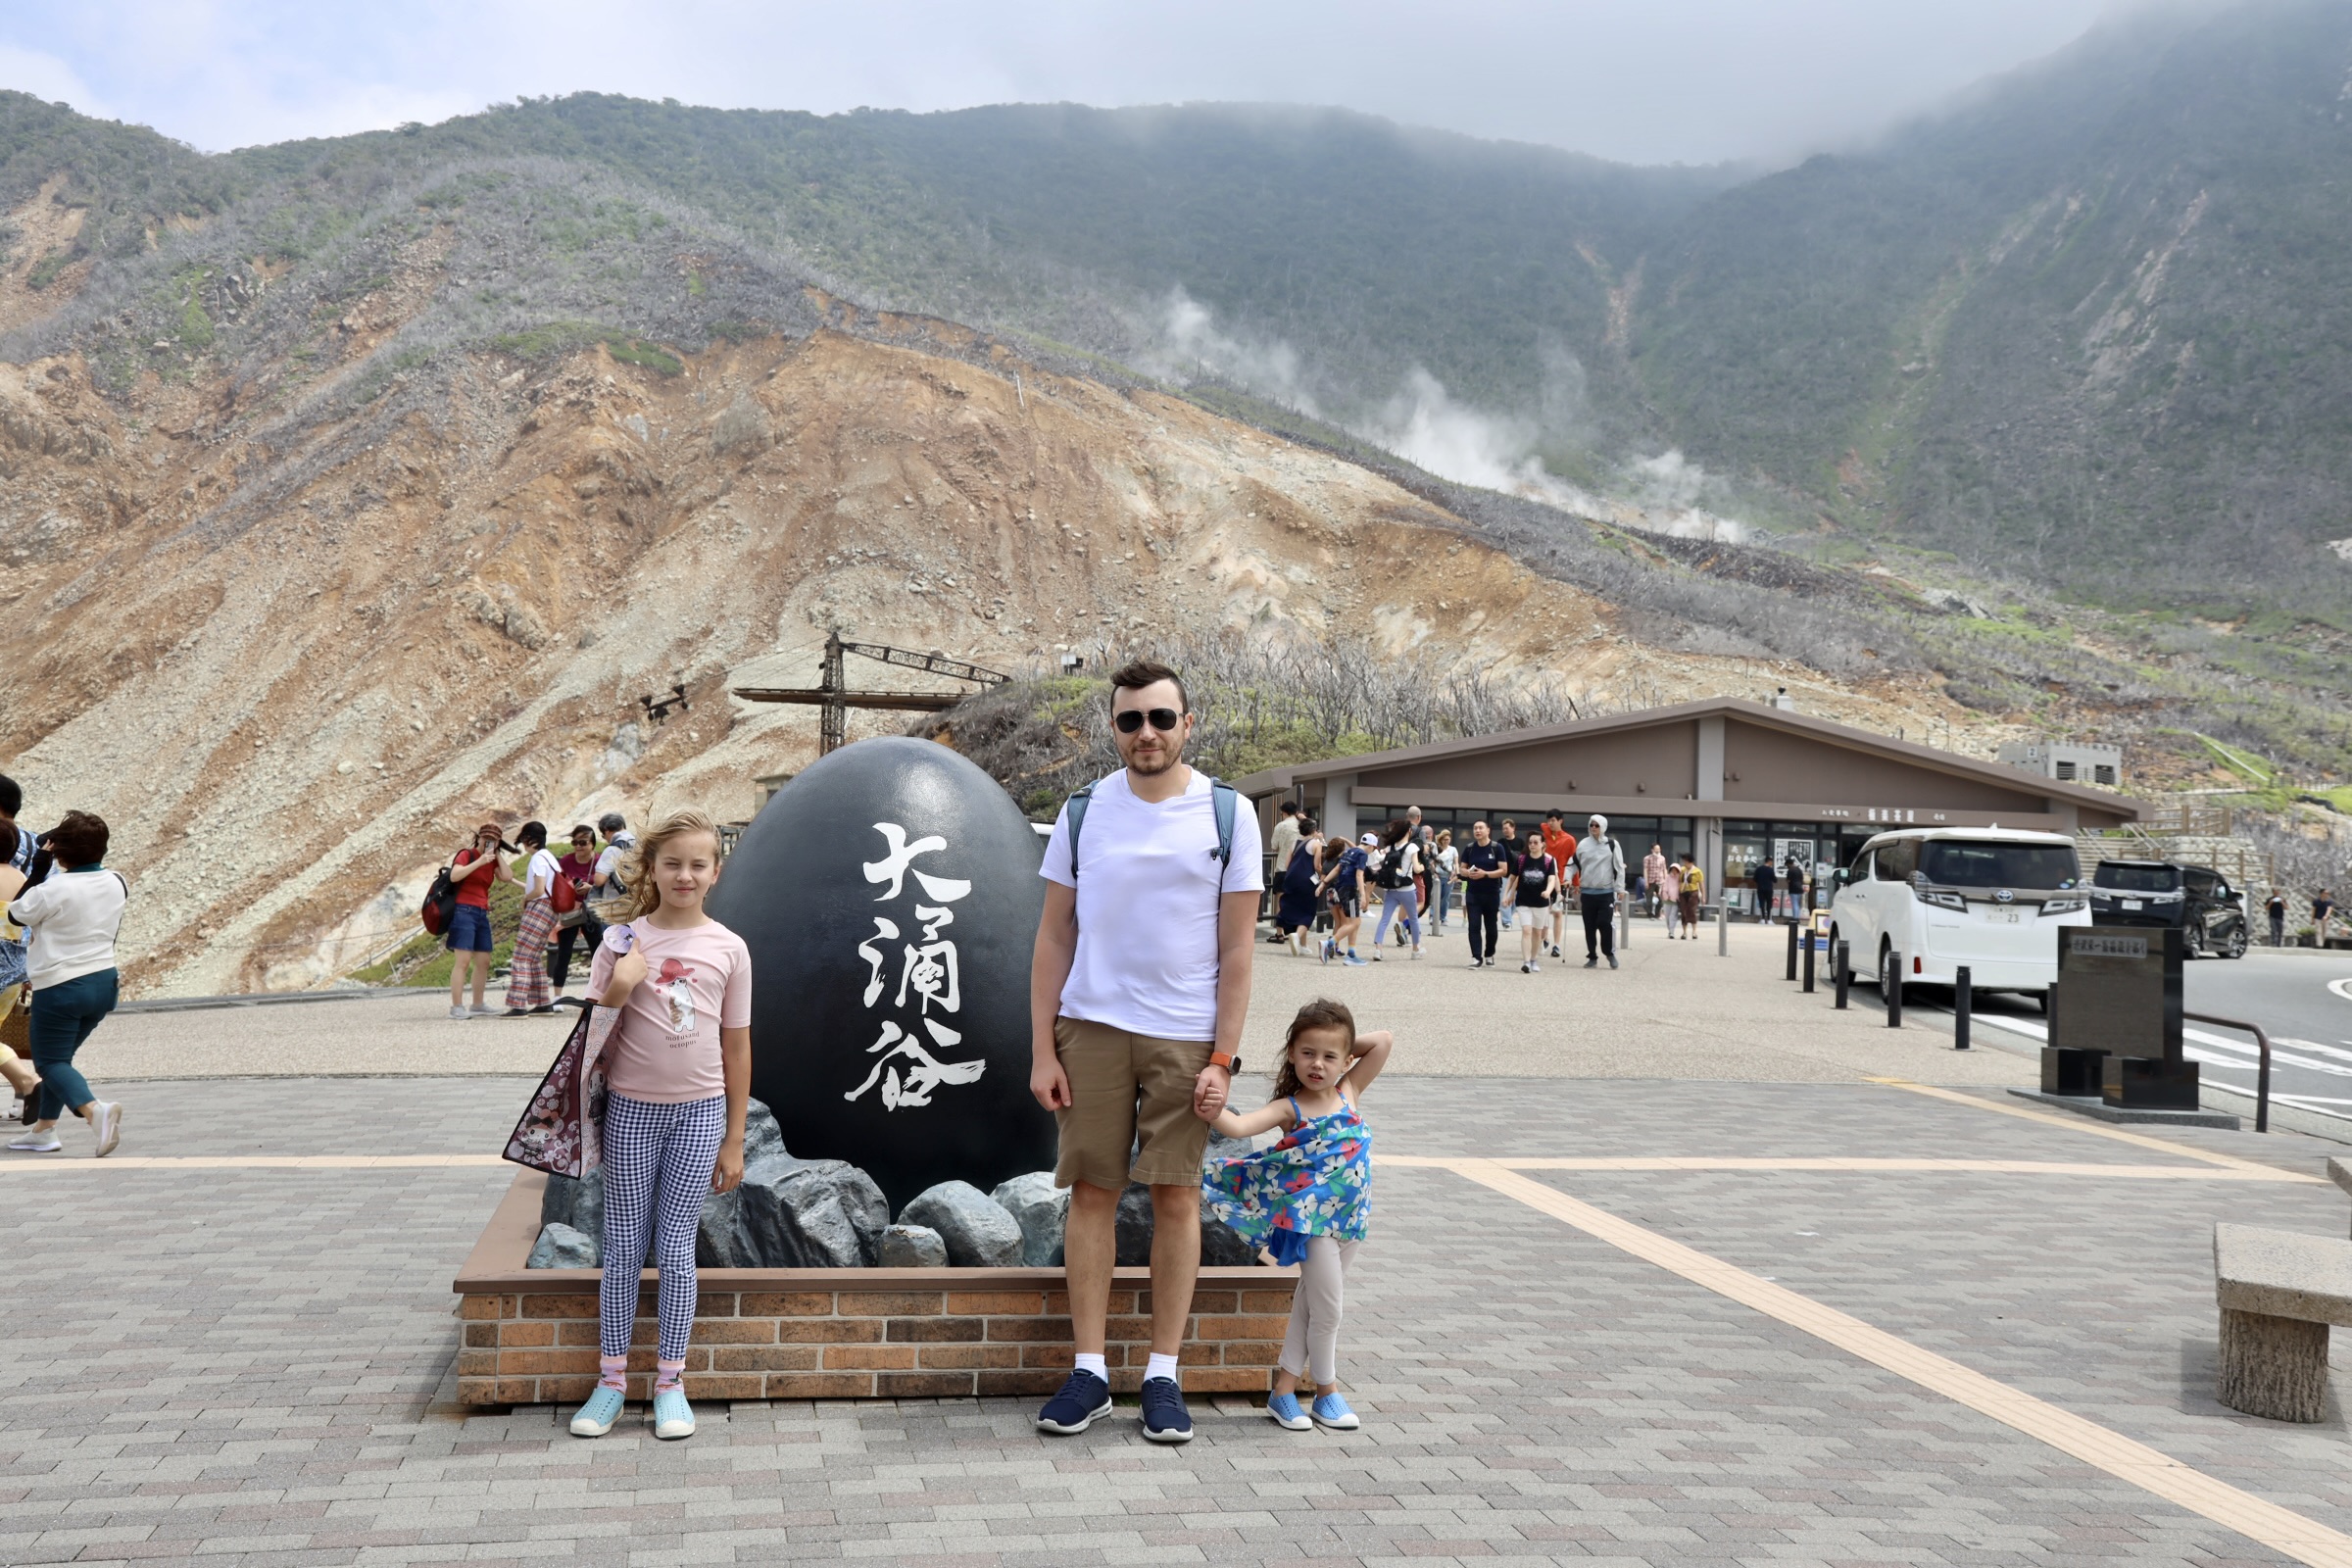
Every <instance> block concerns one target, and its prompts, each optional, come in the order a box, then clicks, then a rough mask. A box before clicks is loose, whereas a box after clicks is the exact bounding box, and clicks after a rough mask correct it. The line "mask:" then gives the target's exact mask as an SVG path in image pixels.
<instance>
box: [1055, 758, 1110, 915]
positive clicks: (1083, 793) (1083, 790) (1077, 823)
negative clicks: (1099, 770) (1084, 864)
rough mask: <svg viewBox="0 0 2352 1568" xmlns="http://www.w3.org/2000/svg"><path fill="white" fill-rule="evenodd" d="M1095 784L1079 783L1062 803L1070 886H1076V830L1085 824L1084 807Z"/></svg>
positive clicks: (1093, 796) (1091, 795)
mask: <svg viewBox="0 0 2352 1568" xmlns="http://www.w3.org/2000/svg"><path fill="white" fill-rule="evenodd" d="M1102 782H1103V781H1102V780H1101V779H1097V780H1095V784H1100V783H1102ZM1095 784H1081V785H1079V786H1078V787H1077V788H1076V789H1074V790H1072V791H1070V798H1069V799H1068V800H1067V801H1065V802H1063V803H1062V808H1061V814H1062V817H1063V819H1064V820H1065V821H1067V822H1068V823H1069V824H1070V832H1069V839H1070V886H1071V887H1072V888H1076V887H1077V886H1078V830H1079V829H1080V828H1082V827H1084V826H1086V807H1087V803H1088V802H1089V801H1092V800H1093V799H1094V798H1095Z"/></svg>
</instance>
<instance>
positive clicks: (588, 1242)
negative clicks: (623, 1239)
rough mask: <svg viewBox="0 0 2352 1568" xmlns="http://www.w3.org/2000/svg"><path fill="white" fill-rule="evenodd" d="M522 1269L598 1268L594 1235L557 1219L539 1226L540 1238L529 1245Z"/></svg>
mask: <svg viewBox="0 0 2352 1568" xmlns="http://www.w3.org/2000/svg"><path fill="white" fill-rule="evenodd" d="M522 1266H523V1267H524V1268H595V1267H597V1241H596V1238H595V1237H593V1236H590V1235H587V1234H586V1233H585V1232H582V1231H576V1230H574V1229H572V1228H571V1227H570V1226H569V1225H565V1224H564V1223H562V1222H561V1221H558V1222H557V1223H555V1224H552V1225H543V1226H541V1227H540V1229H539V1240H538V1241H537V1242H536V1243H534V1244H533V1245H532V1247H531V1256H530V1260H529V1261H528V1262H526V1263H524V1264H523V1265H522Z"/></svg>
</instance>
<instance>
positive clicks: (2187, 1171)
mask: <svg viewBox="0 0 2352 1568" xmlns="http://www.w3.org/2000/svg"><path fill="white" fill-rule="evenodd" d="M1463 1157H1468V1156H1463ZM1373 1158H1374V1160H1375V1162H1376V1163H1379V1164H1383V1165H1404V1166H1416V1167H1420V1168H1424V1169H1434V1170H1451V1169H1452V1168H1453V1167H1454V1166H1455V1165H1457V1164H1459V1163H1460V1158H1457V1157H1449V1156H1446V1155H1429V1154H1376V1155H1374V1156H1373ZM1487 1162H1488V1163H1489V1164H1494V1165H1500V1166H1502V1167H1503V1168H1504V1169H1505V1170H1590V1171H1708V1170H1753V1171H1829V1172H1840V1171H1843V1172H1852V1173H1855V1174H1862V1175H1867V1174H1900V1173H1902V1172H1906V1171H1928V1172H1950V1173H1956V1174H1969V1173H1972V1172H1975V1173H1983V1174H1987V1175H2008V1176H2116V1177H2122V1178H2124V1179H2126V1180H2147V1179H2155V1180H2160V1181H2207V1182H2290V1183H2301V1184H2304V1185H2311V1186H2322V1187H2324V1186H2326V1185H2327V1183H2326V1181H2325V1180H2324V1179H2323V1178H2321V1177H2318V1176H2307V1175H2305V1174H2303V1173H2302V1172H2300V1171H2291V1170H2278V1169H2275V1168H2273V1167H2271V1166H2268V1165H2249V1166H2247V1167H2246V1168H2244V1169H2217V1168H2215V1167H2214V1166H2211V1165H2113V1164H2096V1163H2093V1162H2091V1161H2088V1160H2058V1159H1864V1158H1857V1157H1838V1156H1824V1157H1820V1158H1809V1159H1807V1158H1790V1159H1775V1158H1769V1157H1747V1156H1743V1155H1730V1154H1724V1155H1717V1154H1693V1155H1681V1154H1629V1155H1593V1156H1590V1157H1582V1156H1580V1157H1569V1158H1534V1157H1530V1158H1518V1157H1514V1156H1510V1155H1497V1156H1495V1157H1492V1158H1490V1159H1488V1161H1487Z"/></svg>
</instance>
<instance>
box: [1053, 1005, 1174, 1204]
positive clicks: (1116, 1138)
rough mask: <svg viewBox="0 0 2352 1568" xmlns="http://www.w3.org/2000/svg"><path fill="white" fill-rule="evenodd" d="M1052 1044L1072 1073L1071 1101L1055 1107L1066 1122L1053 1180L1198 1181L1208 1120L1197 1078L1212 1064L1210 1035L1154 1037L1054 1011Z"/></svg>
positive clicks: (1114, 1187)
mask: <svg viewBox="0 0 2352 1568" xmlns="http://www.w3.org/2000/svg"><path fill="white" fill-rule="evenodd" d="M1211 1049H1212V1043H1211V1042H1209V1041H1206V1040H1155V1039H1153V1038H1152V1036H1150V1035H1138V1034H1129V1033H1128V1032H1127V1031H1126V1030H1124V1029H1113V1028H1112V1027H1111V1026H1110V1025H1108V1024H1104V1023H1088V1022H1086V1021H1085V1020H1083V1019H1080V1018H1056V1019H1054V1050H1055V1053H1056V1054H1058V1055H1059V1056H1060V1057H1061V1070H1062V1072H1063V1073H1064V1074H1066V1075H1067V1076H1068V1078H1069V1080H1070V1104H1069V1108H1068V1109H1066V1110H1056V1111H1055V1112H1054V1120H1055V1122H1057V1123H1058V1124H1059V1125H1060V1128H1061V1157H1060V1159H1059V1160H1058V1161H1056V1162H1055V1164H1054V1185H1055V1186H1057V1187H1074V1186H1076V1185H1077V1184H1078V1183H1080V1182H1085V1183H1086V1184H1087V1185H1088V1186H1090V1187H1101V1188H1105V1189H1107V1190H1108V1191H1110V1192H1114V1193H1115V1192H1120V1191H1122V1190H1124V1189H1125V1187H1126V1185H1127V1184H1128V1183H1129V1182H1142V1183H1143V1184H1144V1185H1146V1186H1147V1187H1197V1186H1199V1185H1200V1183H1201V1154H1202V1153H1204V1152H1206V1151H1207V1149H1208V1123H1206V1122H1204V1121H1202V1120H1201V1118H1200V1117H1198V1116H1196V1115H1194V1114H1193V1084H1194V1082H1195V1080H1197V1079H1198V1078H1199V1077H1200V1076H1201V1069H1202V1068H1203V1067H1206V1066H1207V1065H1208V1054H1209V1052H1210V1050H1211ZM1139 1134H1140V1135H1141V1137H1142V1139H1143V1147H1142V1149H1141V1150H1138V1149H1137V1148H1136V1139H1137V1137H1138V1135H1139ZM1131 1152H1132V1154H1133V1160H1132V1162H1130V1158H1129V1156H1130V1153H1131Z"/></svg>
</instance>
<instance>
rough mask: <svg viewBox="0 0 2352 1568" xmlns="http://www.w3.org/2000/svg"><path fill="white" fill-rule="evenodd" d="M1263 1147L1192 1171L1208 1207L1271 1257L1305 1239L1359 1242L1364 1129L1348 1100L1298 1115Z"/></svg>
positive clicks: (1368, 1210) (1297, 1256)
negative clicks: (1281, 1135)
mask: <svg viewBox="0 0 2352 1568" xmlns="http://www.w3.org/2000/svg"><path fill="white" fill-rule="evenodd" d="M1291 1115H1292V1117H1293V1119H1294V1120H1295V1121H1296V1123H1297V1124H1296V1125H1295V1126H1294V1127H1292V1129H1291V1131H1290V1132H1289V1134H1288V1135H1287V1136H1285V1137H1284V1138H1283V1140H1282V1142H1280V1143H1278V1144H1276V1145H1274V1146H1273V1147H1272V1148H1270V1149H1261V1150H1258V1151H1257V1152H1254V1153H1249V1154H1244V1155H1242V1156H1240V1157H1239V1158H1236V1159H1226V1160H1219V1161H1218V1162H1217V1163H1216V1164H1214V1165H1212V1166H1210V1167H1209V1168H1208V1169H1206V1170H1204V1171H1202V1172H1201V1196H1202V1198H1203V1199H1204V1200H1205V1201H1206V1203H1207V1207H1208V1211H1209V1212H1210V1213H1211V1214H1213V1215H1215V1216H1216V1217H1217V1218H1218V1219H1221V1220H1223V1221H1224V1222H1225V1223H1226V1224H1228V1225H1230V1226H1232V1227H1233V1228H1234V1229H1235V1230H1236V1231H1237V1232H1239V1233H1240V1234H1241V1236H1242V1239H1243V1240H1245V1241H1247V1242H1250V1243H1253V1244H1255V1245H1257V1246H1260V1247H1263V1248H1264V1249H1265V1250H1267V1251H1269V1252H1271V1253H1273V1254H1274V1261H1276V1262H1277V1263H1297V1262H1299V1261H1300V1260H1302V1259H1303V1258H1304V1257H1305V1256H1306V1239H1307V1238H1308V1237H1310V1236H1328V1237H1330V1238H1332V1239H1333V1240H1334V1241H1341V1242H1360V1241H1362V1240H1363V1239H1364V1232H1365V1227H1366V1225H1367V1223H1368V1222H1369V1220H1370V1219H1371V1217H1372V1129H1371V1128H1370V1127H1368V1126H1366V1125H1365V1124H1364V1118H1363V1117H1361V1116H1359V1115H1358V1114H1356V1109H1355V1107H1354V1106H1353V1105H1351V1104H1348V1103H1346V1102H1342V1103H1341V1105H1340V1108H1339V1109H1337V1110H1335V1111H1332V1112H1331V1113H1330V1114H1328V1115H1323V1116H1312V1117H1309V1116H1305V1115H1303V1114H1302V1113H1301V1112H1300V1111H1299V1102H1298V1101H1297V1100H1296V1099H1294V1100H1292V1102H1291Z"/></svg>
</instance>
